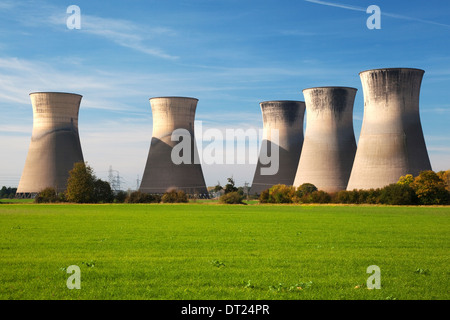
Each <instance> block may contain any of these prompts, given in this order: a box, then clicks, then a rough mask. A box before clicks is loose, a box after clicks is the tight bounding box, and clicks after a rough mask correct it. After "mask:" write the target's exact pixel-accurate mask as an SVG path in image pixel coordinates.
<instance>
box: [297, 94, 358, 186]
mask: <svg viewBox="0 0 450 320" xmlns="http://www.w3.org/2000/svg"><path fill="white" fill-rule="evenodd" d="M356 91H357V89H355V88H348V87H318V88H310V89H305V90H303V95H304V97H305V104H306V130H305V141H304V142H303V149H302V154H301V156H300V160H299V163H298V169H297V173H296V176H295V181H294V186H296V187H298V186H300V185H301V184H303V183H312V184H313V185H315V186H316V187H317V188H318V189H319V190H323V191H326V192H336V191H339V190H345V188H346V187H347V182H348V178H349V177H350V172H351V170H352V165H353V160H354V157H355V152H356V141H355V134H354V132H353V103H354V101H355V95H356Z"/></svg>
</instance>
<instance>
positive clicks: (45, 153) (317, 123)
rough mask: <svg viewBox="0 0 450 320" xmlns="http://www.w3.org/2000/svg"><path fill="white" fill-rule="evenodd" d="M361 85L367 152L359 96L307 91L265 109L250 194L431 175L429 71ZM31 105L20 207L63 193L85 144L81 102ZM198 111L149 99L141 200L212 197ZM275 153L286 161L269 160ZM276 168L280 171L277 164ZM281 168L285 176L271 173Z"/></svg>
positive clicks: (373, 73)
mask: <svg viewBox="0 0 450 320" xmlns="http://www.w3.org/2000/svg"><path fill="white" fill-rule="evenodd" d="M359 75H360V79H361V82H362V88H363V94H364V117H363V123H362V128H361V133H360V137H359V141H358V146H356V141H355V135H354V130H353V105H354V101H355V95H356V92H357V89H355V88H350V87H331V86H330V87H314V88H308V89H304V90H303V95H304V98H305V102H303V101H292V100H278V101H264V102H261V103H260V107H261V112H262V118H263V137H262V138H263V141H262V146H261V150H260V154H259V157H258V163H257V166H256V171H255V173H254V177H253V182H252V186H251V189H250V193H251V194H260V193H261V192H262V191H264V190H266V189H269V188H270V187H271V186H273V185H276V184H284V185H294V186H296V187H298V186H300V185H301V184H303V183H312V184H314V185H315V186H316V187H317V188H318V189H320V190H323V191H326V192H337V191H339V190H353V189H372V188H382V187H384V186H386V185H388V184H391V183H395V182H397V181H398V179H399V178H400V176H403V175H406V174H412V175H413V176H417V175H418V174H419V173H420V172H421V171H424V170H431V164H430V160H429V157H428V152H427V148H426V145H425V139H424V136H423V132H422V126H421V122H420V114H419V95H420V86H421V82H422V78H423V75H424V70H421V69H415V68H382V69H373V70H367V71H362V72H360V73H359ZM30 99H31V103H32V108H33V131H32V136H31V142H30V145H29V150H28V154H27V158H26V161H25V166H24V169H23V172H22V176H21V179H20V182H19V185H18V188H17V193H16V195H17V197H34V195H36V194H37V193H39V192H40V191H42V190H43V189H45V188H47V187H52V188H55V190H56V191H57V192H61V191H64V190H65V189H66V186H67V179H68V177H69V171H70V170H71V169H72V168H73V165H74V164H75V163H76V162H80V161H84V159H83V153H82V149H81V144H80V138H79V134H78V114H79V108H80V103H81V99H82V96H81V95H79V94H73V93H63V92H34V93H30ZM197 103H198V99H196V98H189V97H155V98H151V99H150V105H151V110H152V115H153V132H152V138H151V143H150V149H149V152H148V157H147V162H146V165H145V169H144V174H143V176H142V180H141V183H140V186H139V190H140V191H141V192H144V193H150V194H163V193H165V192H167V191H170V190H182V191H185V192H186V193H187V194H191V195H197V196H199V197H204V198H207V197H208V192H207V188H206V184H205V179H204V176H203V171H202V167H201V164H200V160H199V155H198V150H197V146H196V143H195V134H194V121H195V112H196V108H197ZM305 110H306V130H305V133H304V134H303V121H304V116H305ZM273 150H276V151H277V155H278V157H277V158H274V157H273V155H272V154H271V156H268V153H273ZM263 151H264V152H263ZM264 156H267V157H264ZM268 158H269V159H271V160H277V161H276V162H277V163H268V162H267V160H268ZM274 165H275V167H276V170H274V171H271V170H267V169H270V168H271V167H273V166H274Z"/></svg>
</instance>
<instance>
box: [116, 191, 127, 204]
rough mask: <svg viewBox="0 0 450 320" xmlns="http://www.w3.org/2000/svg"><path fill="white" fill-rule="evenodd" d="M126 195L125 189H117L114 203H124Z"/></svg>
mask: <svg viewBox="0 0 450 320" xmlns="http://www.w3.org/2000/svg"><path fill="white" fill-rule="evenodd" d="M127 196H128V194H127V193H126V192H125V191H119V192H117V193H116V195H115V196H114V202H115V203H124V202H125V199H126V198H127Z"/></svg>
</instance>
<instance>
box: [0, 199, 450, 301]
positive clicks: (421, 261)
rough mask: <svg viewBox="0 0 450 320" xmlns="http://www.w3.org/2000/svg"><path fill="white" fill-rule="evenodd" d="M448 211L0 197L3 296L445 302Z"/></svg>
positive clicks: (0, 291) (0, 287)
mask: <svg viewBox="0 0 450 320" xmlns="http://www.w3.org/2000/svg"><path fill="white" fill-rule="evenodd" d="M449 219H450V207H393V206H392V207H391V206H343V205H336V206H332V205H322V206H313V205H257V204H250V205H247V206H243V205H237V206H232V205H220V204H217V203H202V202H199V203H189V204H172V205H166V204H151V205H139V204H131V205H130V204H113V205H64V204H62V205H60V204H54V205H44V204H40V205H35V204H0V299H164V300H166V299H177V300H178V299H194V300H195V299H214V300H215V299H227V300H228V299H237V300H246V299H268V300H272V299H283V300H285V299H399V300H400V299H426V300H429V299H445V300H447V299H449V298H450V294H449V290H448V287H449V272H450V268H449V263H450V261H449V252H450V251H449V248H450V247H449V234H450V220H449ZM70 265H77V266H79V267H80V269H81V289H80V290H76V289H74V290H69V289H68V288H67V286H66V280H67V278H68V277H69V276H70V274H67V272H66V269H67V267H68V266H70ZM370 265H377V266H378V267H379V268H380V270H381V289H379V290H376V289H373V290H368V289H367V287H366V280H367V278H368V277H369V276H370V274H368V273H366V269H367V267H368V266H370Z"/></svg>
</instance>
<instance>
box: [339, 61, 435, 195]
mask: <svg viewBox="0 0 450 320" xmlns="http://www.w3.org/2000/svg"><path fill="white" fill-rule="evenodd" d="M424 72H425V71H424V70H420V69H412V68H384V69H374V70H367V71H363V72H360V74H359V75H360V78H361V82H362V87H363V92H364V118H363V123H362V128H361V134H360V137H359V141H358V150H357V152H356V156H355V161H354V165H353V169H352V173H351V176H350V180H349V183H348V186H347V190H353V189H371V188H382V187H384V186H386V185H388V184H391V183H395V182H397V181H398V179H399V178H400V177H401V176H402V175H405V174H412V175H414V176H416V175H418V174H419V173H420V171H423V170H431V164H430V160H429V158H428V153H427V149H426V145H425V139H424V137H423V132H422V125H421V123H420V114H419V95H420V86H421V82H422V78H423V74H424Z"/></svg>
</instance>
